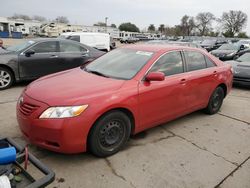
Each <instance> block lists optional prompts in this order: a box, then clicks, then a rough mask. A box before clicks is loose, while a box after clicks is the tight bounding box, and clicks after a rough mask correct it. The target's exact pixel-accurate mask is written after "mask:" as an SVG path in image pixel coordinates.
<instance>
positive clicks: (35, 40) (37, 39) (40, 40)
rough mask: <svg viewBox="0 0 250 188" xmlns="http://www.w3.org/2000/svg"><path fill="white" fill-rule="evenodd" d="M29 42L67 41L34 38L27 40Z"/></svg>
mask: <svg viewBox="0 0 250 188" xmlns="http://www.w3.org/2000/svg"><path fill="white" fill-rule="evenodd" d="M29 40H30V41H34V42H43V41H69V40H67V39H62V38H35V39H29Z"/></svg>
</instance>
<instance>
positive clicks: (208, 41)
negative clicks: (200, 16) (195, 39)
mask: <svg viewBox="0 0 250 188" xmlns="http://www.w3.org/2000/svg"><path fill="white" fill-rule="evenodd" d="M215 42H216V40H204V41H203V42H202V44H203V45H214V44H215Z"/></svg>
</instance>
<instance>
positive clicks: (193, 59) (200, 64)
mask: <svg viewBox="0 0 250 188" xmlns="http://www.w3.org/2000/svg"><path fill="white" fill-rule="evenodd" d="M184 55H185V59H186V63H187V70H188V71H195V70H200V69H205V68H207V65H206V61H205V57H204V55H203V54H202V53H200V52H196V51H185V52H184Z"/></svg>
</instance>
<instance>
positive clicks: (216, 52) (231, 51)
mask: <svg viewBox="0 0 250 188" xmlns="http://www.w3.org/2000/svg"><path fill="white" fill-rule="evenodd" d="M236 52H237V51H236V50H213V51H211V54H231V53H236Z"/></svg>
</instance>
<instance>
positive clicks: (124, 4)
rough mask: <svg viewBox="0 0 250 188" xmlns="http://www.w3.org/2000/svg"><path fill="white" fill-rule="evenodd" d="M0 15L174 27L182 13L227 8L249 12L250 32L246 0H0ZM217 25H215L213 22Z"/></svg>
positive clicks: (249, 3) (217, 12)
mask: <svg viewBox="0 0 250 188" xmlns="http://www.w3.org/2000/svg"><path fill="white" fill-rule="evenodd" d="M0 1H3V2H2V3H0V4H1V6H0V16H2V17H8V16H12V15H13V14H14V13H18V14H26V15H29V16H33V15H40V16H44V17H46V18H48V19H50V20H52V19H54V18H56V17H57V16H66V17H67V18H68V19H69V21H70V23H71V24H82V25H93V24H94V23H97V22H105V17H108V25H110V24H111V23H114V24H116V25H117V26H119V24H121V23H123V22H132V23H134V24H136V25H137V26H138V27H139V28H140V29H145V28H147V27H148V26H149V24H155V26H156V27H158V26H159V25H160V24H165V25H168V26H174V25H177V24H179V23H180V19H181V17H182V16H184V15H185V14H186V15H189V16H196V15H197V14H198V13H199V12H211V13H213V14H214V15H215V16H216V17H220V16H221V15H222V13H223V12H227V11H229V10H241V11H243V12H245V13H246V14H247V15H248V17H249V18H248V23H247V27H246V28H245V29H244V31H246V32H247V33H248V34H249V35H250V1H249V0H231V1H228V0H185V1H180V0H71V1H69V0H42V1H37V0H5V1H4V0H0ZM214 26H215V27H217V28H218V26H217V25H215V24H214Z"/></svg>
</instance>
